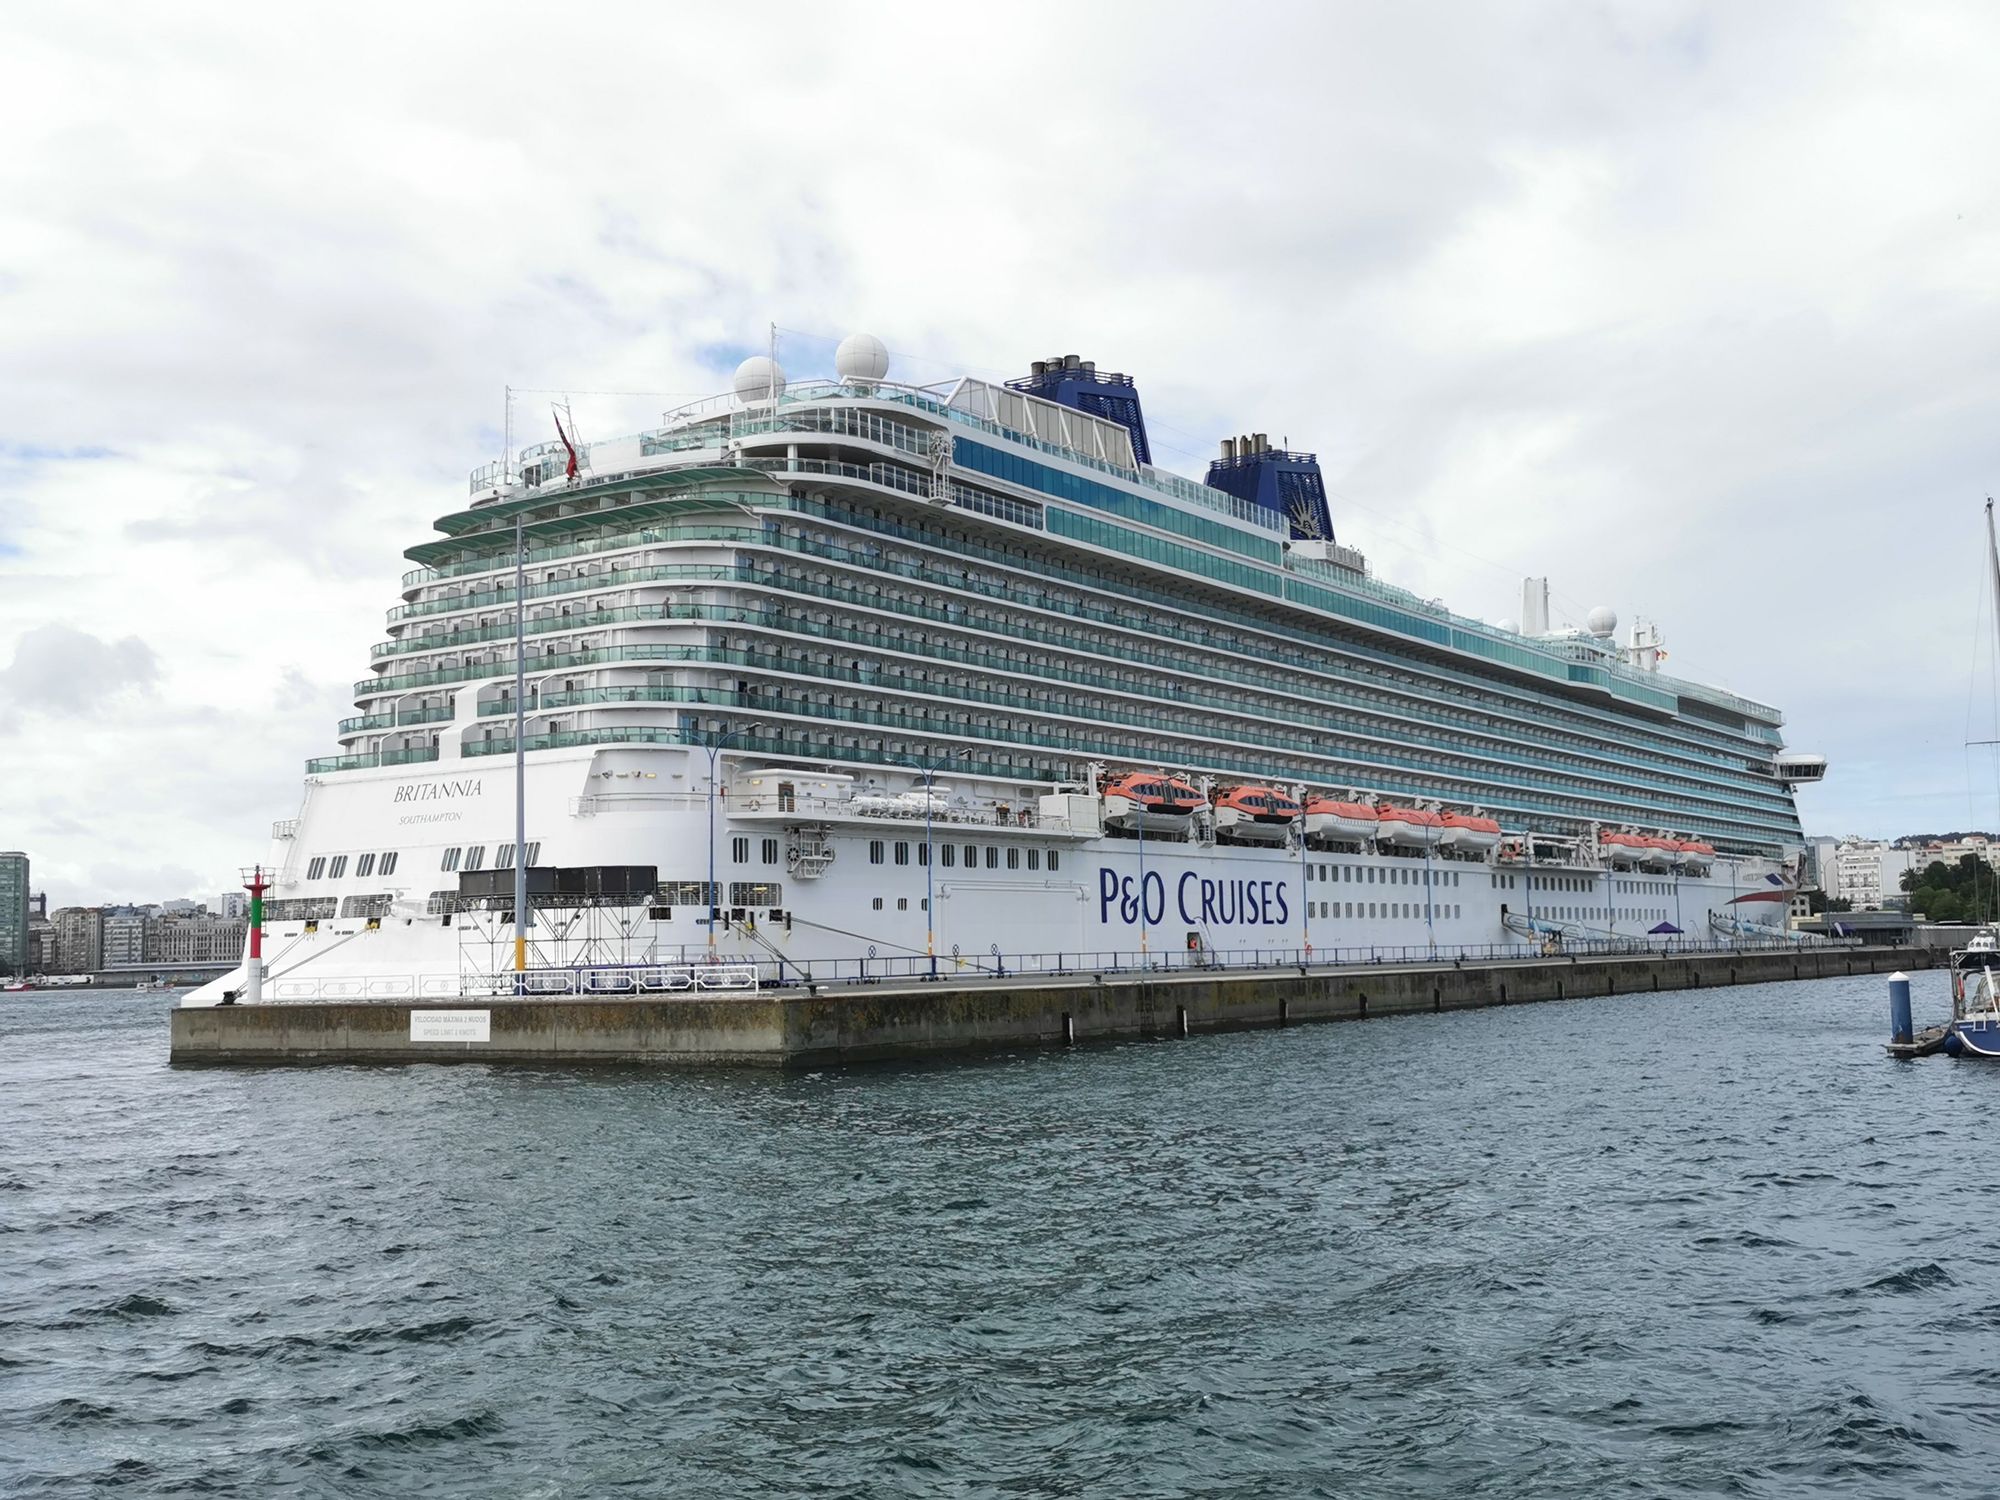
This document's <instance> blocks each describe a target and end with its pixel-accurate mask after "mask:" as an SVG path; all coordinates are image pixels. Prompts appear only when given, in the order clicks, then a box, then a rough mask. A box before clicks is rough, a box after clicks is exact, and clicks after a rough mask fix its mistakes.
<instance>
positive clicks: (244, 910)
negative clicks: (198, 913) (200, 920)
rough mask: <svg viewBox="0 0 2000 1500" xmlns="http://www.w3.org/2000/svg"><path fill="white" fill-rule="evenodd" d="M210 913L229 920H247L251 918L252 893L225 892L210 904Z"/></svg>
mask: <svg viewBox="0 0 2000 1500" xmlns="http://www.w3.org/2000/svg"><path fill="white" fill-rule="evenodd" d="M208 909H209V911H210V912H211V913H212V914H213V915H215V916H218V917H224V918H227V919H229V920H232V921H233V920H237V919H245V920H247V919H248V918H249V916H250V893H249V892H248V891H224V892H223V893H222V894H221V895H220V896H217V897H216V898H215V899H214V900H213V901H211V902H209V904H208Z"/></svg>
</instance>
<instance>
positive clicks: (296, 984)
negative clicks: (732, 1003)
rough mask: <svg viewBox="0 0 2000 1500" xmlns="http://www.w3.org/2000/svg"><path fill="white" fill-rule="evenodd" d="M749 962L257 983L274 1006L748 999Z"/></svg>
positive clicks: (753, 980)
mask: <svg viewBox="0 0 2000 1500" xmlns="http://www.w3.org/2000/svg"><path fill="white" fill-rule="evenodd" d="M759 984H760V976H759V973H758V966H757V965H756V964H755V963H747V962H740V961H735V960H732V961H729V962H724V963H715V964H707V963H684V964H607V965H595V966H585V967H577V968H565V969H526V970H522V971H519V972H516V971H515V970H512V969H506V970H502V971H500V972H498V973H493V974H482V973H472V974H346V975H321V976H317V977H312V978H308V977H305V976H302V975H301V976H298V977H287V978H279V979H274V980H270V981H268V982H267V983H266V984H265V987H264V993H265V998H266V999H267V1000H270V1001H272V1002H274V1003H278V1004H298V1003H304V1002H308V1001H349V1002H356V1003H367V1002H370V1001H381V1002H385V1003H387V1002H395V1001H411V1000H418V1001H421V1000H479V999H488V1000H491V999H509V1000H512V999H563V998H568V997H578V998H590V997H595V996H600V995H671V994H687V993H710V992H714V993H728V994H746V993H747V994H753V995H754V994H755V993H757V990H758V988H759Z"/></svg>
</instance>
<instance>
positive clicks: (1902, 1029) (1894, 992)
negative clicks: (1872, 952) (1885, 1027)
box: [1889, 974, 1917, 1046]
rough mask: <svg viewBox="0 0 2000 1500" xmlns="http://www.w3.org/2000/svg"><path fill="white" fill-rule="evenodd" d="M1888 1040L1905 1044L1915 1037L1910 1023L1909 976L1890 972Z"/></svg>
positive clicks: (1913, 1028) (1914, 1030) (1915, 1034)
mask: <svg viewBox="0 0 2000 1500" xmlns="http://www.w3.org/2000/svg"><path fill="white" fill-rule="evenodd" d="M1889 1031H1890V1033H1891V1035H1890V1037H1889V1040H1890V1041H1892V1042H1901V1043H1903V1044H1904V1045H1905V1046H1907V1045H1908V1044H1909V1043H1911V1042H1913V1041H1915V1040H1916V1039H1917V1033H1916V1028H1915V1027H1914V1026H1912V1025H1911V1023H1910V976H1909V975H1907V974H1891V975H1890V976H1889Z"/></svg>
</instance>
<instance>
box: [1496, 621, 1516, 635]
mask: <svg viewBox="0 0 2000 1500" xmlns="http://www.w3.org/2000/svg"><path fill="white" fill-rule="evenodd" d="M1498 628H1499V629H1501V630H1504V631H1506V632H1507V634H1509V635H1519V634H1520V633H1521V625H1520V622H1519V621H1518V620H1502V621H1501V622H1500V624H1499V626H1498Z"/></svg>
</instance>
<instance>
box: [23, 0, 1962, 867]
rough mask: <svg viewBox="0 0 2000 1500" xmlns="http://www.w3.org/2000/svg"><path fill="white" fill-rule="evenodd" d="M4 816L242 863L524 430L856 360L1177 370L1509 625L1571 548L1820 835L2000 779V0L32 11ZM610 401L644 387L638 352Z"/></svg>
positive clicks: (1909, 812) (1155, 419)
mask: <svg viewBox="0 0 2000 1500" xmlns="http://www.w3.org/2000/svg"><path fill="white" fill-rule="evenodd" d="M0 51H4V55H5V56H7V57H8V59H9V68H8V75H9V78H8V86H7V88H6V89H5V90H4V91H0V128H4V138H5V139H6V140H7V141H8V143H9V146H8V149H7V151H6V152H4V153H0V848H24V849H27V850H28V851H29V852H30V854H31V855H32V857H33V860H34V871H35V884H36V885H37V886H46V888H47V889H48V891H49V893H50V896H51V900H52V902H54V903H55V904H65V903H69V902H76V901H99V900H159V899H164V898H167V897H172V896H179V895H194V896H197V897H203V896H211V895H213V894H215V893H217V892H219V891H221V890H223V889H225V888H229V887H232V886H234V885H235V883H236V881H235V874H236V871H237V869H238V867H239V866H242V865H245V864H248V863H250V862H252V861H254V860H256V859H258V858H260V857H262V856H263V854H264V853H265V849H266V839H267V836H268V831H269V825H270V823H271V822H272V821H273V820H274V819H278V818H283V817H287V816H290V815H292V814H293V813H294V812H295V811H296V809H297V805H298V801H299V795H300V777H301V775H302V772H303V762H304V761H305V760H306V759H307V758H308V757H310V756H315V755H327V754H332V753H334V752H335V750H336V749H337V746H336V742H335V740H334V725H335V723H336V721H337V720H338V719H340V718H341V717H343V716H344V715H345V714H348V713H351V712H353V706H352V703H351V701H350V698H349V694H350V692H351V685H352V683H353V682H354V681H355V680H356V679H358V678H360V677H362V676H364V675H366V673H367V666H368V648H369V647H370V646H371V645H372V644H374V643H375V642H377V641H379V640H382V639H384V630H383V620H382V614H383V611H384V610H386V609H387V608H388V607H389V606H391V605H393V604H395V603H396V602H397V600H398V594H397V582H398V579H399V577H400V574H401V573H402V571H403V570H404V569H405V568H406V567H407V566H409V565H408V564H407V563H406V562H405V561H404V560H403V559H402V557H401V553H402V550H403V549H404V548H405V547H408V546H410V545H413V544H415V543H417V542H419V541H422V540H424V539H425V537H426V536H428V535H430V534H431V529H430V527H431V522H432V521H433V520H434V519H435V518H436V517H437V516H440V515H443V514H445V513H447V512H448V511H451V510H453V509H456V508H459V507H460V506H462V505H463V503H464V501H465V499H466V476H467V474H468V473H469V471H471V470H472V469H473V468H475V467H477V466H478V465H480V464H481V463H483V462H485V461H487V460H489V459H492V458H494V457H496V456H497V455H498V452H499V450H500V447H501V441H502V433H503V422H504V421H505V420H506V403H505V399H504V391H505V388H506V387H507V386H509V385H511V386H513V387H515V388H517V389H520V390H523V391H527V392H531V393H533V394H528V395H523V396H521V397H520V398H518V399H517V400H516V402H515V403H514V406H513V413H512V415H513V423H514V432H515V440H516V443H517V445H521V444H526V443H528V442H534V441H539V440H542V439H544V438H549V437H553V436H554V432H553V428H552V427H550V425H549V405H548V403H549V396H548V394H546V393H548V392H554V391H561V392H566V393H569V395H570V399H571V401H572V404H573V410H574V412H575V414H576V417H577V420H578V422H579V424H580V425H581V426H582V428H583V432H584V436H585V437H586V438H590V437H609V436H614V435H618V434H622V433H627V432H632V431H637V430H639V429H641V428H643V427H646V426H650V425H654V424H656V422H657V420H658V414H659V412H660V411H661V410H662V409H663V408H664V407H666V406H669V405H672V404H675V403H676V402H677V401H679V400H681V399H684V398H685V397H687V396H690V395H695V394H707V393H710V392H713V391H716V390H720V389H723V388H724V387H726V385H727V383H728V374H729V371H730V370H731V369H732V367H733V366H734V364H735V363H736V362H737V360H738V359H740V358H741V357H742V356H743V355H745V354H746V353H749V352H752V351H755V350H758V349H761V348H762V346H763V345H764V343H765V341H766V338H767V336H768V335H767V329H768V327H769V326H770V325H771V324H774V323H775V324H776V325H778V327H779V328H780V329H781V330H782V332H781V334H780V361H781V363H783V364H784V365H785V366H786V367H787V369H788V371H789V372H790V373H791V374H792V375H794V376H795V377H796V376H811V375H816V374H825V373H828V372H829V371H830V367H831V364H832V346H833V343H834V341H836V340H837V339H838V338H839V337H840V336H841V335H843V334H846V333H849V332H853V331H856V330H862V331H867V332H870V333H874V334H876V335H878V336H879V337H881V338H882V339H883V340H884V341H885V342H886V343H887V344H888V346H889V347H890V349H891V350H892V351H893V353H894V358H895V365H894V368H893V369H892V371H891V374H892V378H903V379H907V380H911V381H918V382H927V381H931V380H942V379H945V378H947V377H949V376H951V375H953V374H959V373H970V374H975V375H984V376H989V377H1001V376H1009V375H1015V374H1021V373H1025V371H1026V366H1027V363H1028V361H1029V360H1031V359H1034V358H1037V357H1041V356H1044V355H1047V354H1051V353H1056V352H1064V353H1069V352H1075V353H1079V354H1081V355H1083V356H1084V357H1085V358H1089V359H1095V360H1097V361H1098V362H1099V364H1100V365H1102V366H1105V367H1107V368H1114V369H1120V370H1125V371H1128V372H1131V373H1132V374H1134V376H1135V377H1136V378H1137V379H1138V381H1139V389H1140V391H1141V393H1142V395H1143V397H1144V399H1145V401H1146V404H1147V411H1148V416H1149V422H1150V425H1151V430H1152V435H1153V439H1154V445H1155V450H1156V458H1157V459H1158V460H1159V461H1161V462H1164V463H1165V464H1167V465H1168V466H1171V467H1174V468H1177V469H1180V470H1182V471H1183V472H1186V473H1190V474H1194V475H1197V476H1198V475H1199V474H1200V473H1201V472H1202V468H1203V466H1204V464H1205V462H1206V460H1207V458H1208V457H1209V455H1210V454H1211V453H1212V452H1213V451H1214V447H1215V443H1216V439H1217V438H1218V437H1220V436H1222V435H1224V434H1230V433H1236V432H1241V431H1263V432H1268V433H1270V434H1271V435H1272V438H1273V440H1274V441H1277V440H1287V441H1289V443H1290V444H1291V446H1293V447H1297V448H1305V449H1309V450H1312V451H1315V452H1317V453H1318V454H1319V456H1320V459H1321V462H1322V464H1323V465H1324V467H1325V471H1326V474H1327V482H1328V488H1329V490H1330V493H1331V496H1332V503H1333V513H1334V521H1335V528H1336V532H1337V535H1338V536H1339V538H1340V540H1342V541H1343V542H1346V543H1348V544H1350V545H1353V546H1358V547H1359V548H1361V549H1362V550H1363V551H1364V552H1366V553H1367V554H1368V555H1369V557H1370V559H1371V561H1372V563H1373V565H1374V567H1375V570H1376V572H1377V574H1378V575H1379V576H1381V577H1383V578H1385V579H1387V580H1388V581H1390V582H1393V583H1397V584H1400V585H1403V586H1405V587H1408V588H1411V589H1414V590H1416V591H1417V592H1418V593H1420V594H1423V595H1424V596H1426V597H1436V598H1441V599H1443V600H1444V601H1445V602H1447V603H1448V604H1449V605H1450V606H1451V607H1452V608H1453V609H1455V610H1458V611H1460V612H1462V613H1465V614H1470V615H1475V616H1478V617H1481V618H1484V619H1488V620H1500V619H1504V618H1511V617H1515V616H1517V615H1518V614H1519V612H1520V604H1519V601H1520V581H1521V579H1522V577H1523V576H1525V575H1527V574H1531V573H1532V574H1537V575H1542V574H1545V575H1547V576H1548V577H1549V578H1550V580H1551V586H1552V588H1553V590H1554V596H1555V612H1556V613H1557V615H1558V616H1560V617H1564V618H1567V619H1569V620H1575V621H1580V620H1581V618H1582V616H1583V615H1584V613H1585V612H1586V611H1587V610H1589V609H1590V608H1591V607H1592V606H1594V605H1598V604H1606V605H1609V606H1611V607H1612V608H1614V609H1616V610H1617V611H1618V612H1619V614H1620V615H1621V617H1622V618H1623V619H1624V620H1625V621H1626V622H1628V623H1629V622H1630V621H1631V620H1632V619H1634V618H1635V617H1644V618H1646V619H1649V620H1652V621H1654V622H1656V623H1657V624H1658V625H1659V626H1660V627H1661V629H1662V630H1663V632H1664V633H1665V636H1666V640H1667V645H1668V650H1669V652H1670V658H1671V659H1670V661H1669V663H1668V665H1667V670H1668V671H1670V672H1673V673H1675V674H1676V675H1681V676H1686V677H1689V678H1693V679H1695V680H1698V681H1705V682H1711V683H1716V684H1719V685H1722V686H1725V687H1727V688H1729V689H1731V690H1733V691H1735V692H1738V693H1741V694H1744V695H1746V696H1748V697H1752V698H1755V699H1758V700H1760V701H1764V702H1769V703H1774V704H1776V705H1777V706H1779V707H1781V708H1782V709H1783V710H1784V711H1785V713H1786V716H1787V729H1786V735H1787V739H1788V741H1789V743H1790V744H1791V745H1792V747H1793V748H1795V749H1799V750H1813V751H1819V752H1822V753H1824V754H1826V755H1828V756H1830V757H1831V759H1832V770H1831V773H1830V775H1829V777H1828V779H1827V781H1826V782H1825V783H1824V784H1823V785H1820V786H1817V787H1811V788H1807V789H1804V790H1802V791H1801V793H1800V799H1799V800H1800V807H1801V813H1802V816H1803V818H1804V820H1805V824H1806V827H1807V829H1808V831H1809V832H1813V833H1831V834H1838V833H1848V832H1858V833H1864V834H1871V835H1878V836H1893V835H1897V834H1902V833H1909V832H1920V831H1938V830H1945V829H1954V828H1965V827H1989V828H1990V827H1994V826H1995V825H1996V824H2000V776H1996V771H1995V766H1994V763H1993V761H1992V759H1991V756H1992V752H1991V751H1989V750H1985V749H1972V750H1968V749H1967V748H1966V743H1965V742H1966V741H1967V740H1969V739H1978V738H2000V733H1996V731H1995V729H1994V716H1995V711H1994V707H1993V705H1994V701H1995V696H1996V693H1995V675H1996V674H1995V672H1994V655H1995V653H1994V651H1993V649H1992V646H1991V644H1990V641H1991V637H1992V635H1993V626H1992V607H1991V604H1990V602H1987V594H1988V591H1989V590H1988V580H1987V578H1986V574H1985V572H1984V567H1985V564H1984V530H1983V523H1982V517H1981V503H1982V501H1983V499H1984V497H1985V496H1986V494H1987V493H1988V492H1989V491H1990V490H1992V489H1993V488H1994V487H1995V485H1996V482H2000V421H1996V420H1995V414H1996V413H1997V412H2000V338H1996V324H1995V313H1996V303H2000V274H1996V272H2000V175H1996V173H1995V172H1994V170H1993V149H1994V147H1993V143H1994V142H1995V141H1996V140H2000V88H1995V87H1994V82H1993V77H1992V70H1991V60H1992V59H1993V58H1994V57H1995V56H2000V9H1996V8H1995V7H1993V6H1990V5H1985V4H1965V5H1950V4H1927V3H1896V4H1879V5H1841V4H1836V3H1812V4H1784V3H1758V4H1751V5H1745V4H1734V3H1731V4H1716V5H1699V4H1655V3H1634V4H1582V3H1575V4H1538V3H1532V0H1520V3H1512V4H1508V5H1504V6H1489V5H1473V4H1470V3H1467V4H1460V5H1445V4H1429V3H1412V4H1401V5H1389V4H1381V3H1366V4H1361V3H1332V4H1315V5H1299V6H1279V5H1271V6H1260V5H1255V4H1245V5H1237V6H1232V7H1228V8H1226V9H1225V8H1223V7H1216V6H1205V5H1204V6H1182V5H1175V4H1157V3H1148V4H1136V3H1118V0H1114V3H1107V4H1100V5H1093V6H1087V7H1075V6H1053V5H1037V4H1028V5H1024V6H1018V7H1015V8H1013V9H1012V10H1010V11H1009V12H1008V13H1007V21H1006V24H998V22H997V18H996V16H995V14H994V13H993V12H991V11H988V10H980V9H976V8H970V7H926V8H924V9H923V10H922V11H921V12H919V11H914V10H911V9H910V8H907V7H877V6H862V5H851V4H838V3H834V4H821V5H816V6H812V7H810V8H808V7H804V6H794V5H789V4H771V5H766V6H762V7H756V8H752V7H729V8H723V7H698V8H697V7H661V6H629V5H608V4H606V5H592V4H579V5H575V6H568V7H559V8H554V9H551V8H549V7H547V6H537V7H533V8H529V7H525V6H513V5H506V4H480V5H462V6H455V5H450V4H442V3H436V4H426V5H423V6H409V5H395V6H389V5H372V4H365V3H364V4H342V5H340V6H338V7H334V6H328V5H317V4H310V3H305V4H298V5H289V6H271V7H250V6H244V5H241V4H233V5H228V6H221V5H214V6H204V5H201V4H180V5H176V6H173V7H140V8H134V7H131V6H128V5H106V4H96V3H89V0H83V3H77V0H66V3H65V4H63V5H60V6H38V7H28V6H12V7H8V8H6V10H5V11H4V12H0ZM604 393H611V394H604Z"/></svg>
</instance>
